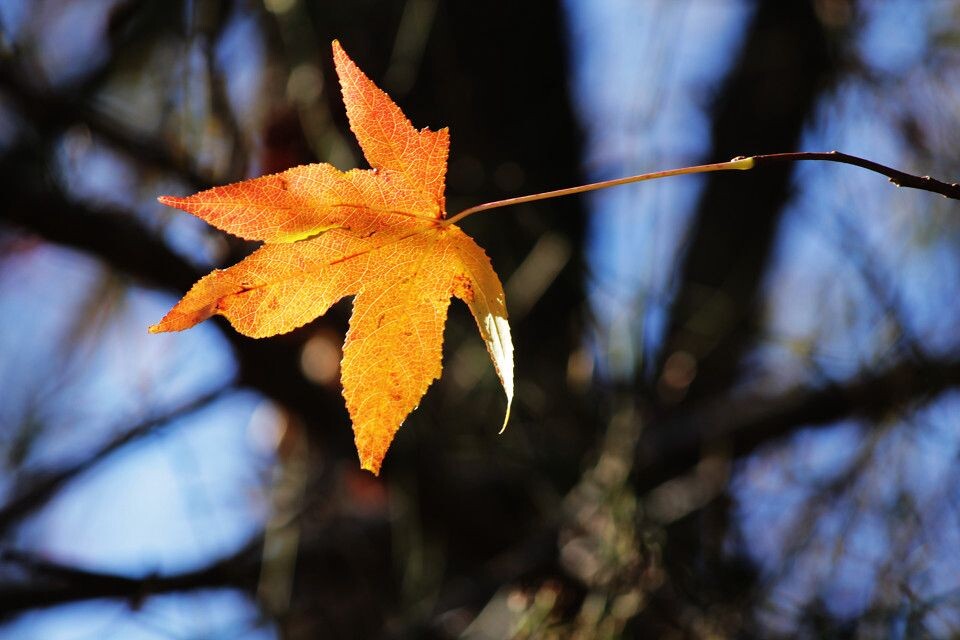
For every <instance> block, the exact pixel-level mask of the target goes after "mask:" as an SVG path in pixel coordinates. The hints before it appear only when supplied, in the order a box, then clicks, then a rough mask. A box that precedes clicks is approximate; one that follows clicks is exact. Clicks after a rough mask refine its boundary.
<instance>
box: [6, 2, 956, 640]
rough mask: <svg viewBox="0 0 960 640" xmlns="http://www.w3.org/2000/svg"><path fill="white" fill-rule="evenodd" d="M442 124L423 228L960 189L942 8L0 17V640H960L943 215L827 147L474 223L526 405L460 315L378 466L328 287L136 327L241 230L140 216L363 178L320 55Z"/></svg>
mask: <svg viewBox="0 0 960 640" xmlns="http://www.w3.org/2000/svg"><path fill="white" fill-rule="evenodd" d="M334 38H338V39H340V40H341V42H342V43H343V45H344V47H345V48H346V50H347V51H348V52H349V53H350V54H351V56H352V57H353V58H354V59H355V60H356V61H357V62H358V64H359V65H360V66H361V68H363V69H364V70H365V71H366V72H367V73H368V74H369V75H370V76H371V77H372V78H373V79H374V80H375V81H376V82H378V83H379V84H380V85H381V86H383V87H384V88H385V89H386V90H387V91H388V92H389V93H390V94H391V95H392V96H393V98H394V99H395V100H396V101H397V102H398V103H399V104H400V105H401V107H402V108H403V109H404V110H405V111H406V113H407V114H408V115H409V116H410V117H411V119H412V121H413V122H414V123H415V124H416V125H417V126H430V127H432V128H439V127H441V126H450V128H451V132H452V149H451V162H450V171H449V177H448V206H449V209H450V211H451V212H455V211H457V210H460V209H463V208H465V207H468V206H471V205H473V204H477V203H479V202H484V201H488V200H494V199H500V198H504V197H509V196H515V195H521V194H525V193H531V192H536V191H542V190H547V189H554V188H560V187H565V186H570V185H574V184H578V183H582V182H586V181H592V180H600V179H606V178H614V177H620V176H625V175H630V174H634V173H640V172H644V171H652V170H659V169H665V168H671V167H676V166H682V165H685V164H694V163H700V162H709V161H720V160H726V159H729V158H731V157H733V156H736V155H749V154H754V153H764V152H783V151H794V150H811V151H826V150H830V149H840V150H843V151H846V152H848V153H854V154H858V155H862V156H865V157H868V158H871V159H873V160H876V161H879V162H882V163H886V164H889V165H891V166H895V167H898V168H901V169H904V170H906V171H909V172H913V173H916V174H919V175H927V174H929V175H933V176H937V177H941V178H945V179H947V180H948V181H951V180H953V179H956V177H957V176H958V175H960V127H958V122H960V93H958V87H960V77H958V76H960V3H958V2H956V1H954V0H796V1H791V2H779V1H769V2H750V1H747V0H742V1H740V0H566V1H565V2H546V1H530V2H512V1H494V2H441V1H440V0H396V1H382V0H378V1H373V0H354V1H352V2H349V3H348V2H321V1H308V0H264V1H263V2H259V1H254V0H237V1H235V2H230V1H227V0H177V1H170V0H139V1H137V0H0V398H2V400H0V637H3V638H17V639H38V640H40V639H42V640H50V639H71V640H85V639H94V638H96V639H101V638H118V639H124V640H148V639H149V640H155V639H167V638H178V639H199V638H205V639H206V638H230V639H233V638H243V639H254V638H255V639H258V640H260V639H264V640H266V639H274V638H277V639H280V638H283V639H300V638H321V637H322V638H412V637H420V638H438V639H439V638H460V637H462V638H468V639H485V638H581V639H588V638H619V637H627V638H629V637H659V638H732V637H774V638H775V637H783V638H787V637H790V638H792V637H805V638H852V637H856V638H914V637H933V638H948V637H957V635H958V634H960V553H958V549H960V475H958V473H960V472H958V469H960V465H957V459H958V456H960V393H958V388H960V304H958V302H957V301H958V300H960V204H958V203H957V202H954V201H950V200H946V199H944V198H941V197H939V196H935V195H932V194H929V193H924V192H915V191H910V190H906V189H897V188H895V187H893V186H892V185H890V184H888V183H887V182H886V181H885V180H884V179H883V178H882V177H880V176H877V175H874V174H870V173H867V172H865V171H862V170H860V169H857V168H854V167H848V166H841V165H821V164H813V163H809V164H805V165H804V166H778V167H775V168H769V169H764V170H762V171H753V172H746V173H736V174H712V175H710V176H709V177H703V176H700V177H684V178H677V179H672V180H669V181H664V182H658V183H645V184H640V185H632V186H627V187H620V188H617V189H615V190H608V191H604V192H598V193H595V194H593V195H591V196H583V197H576V198H568V199H564V200H554V201H550V202H537V203H532V204H529V205H525V206H517V207H515V208H512V209H503V210H498V211H496V212H491V213H487V214H484V215H478V216H474V217H472V218H470V219H469V220H467V221H466V222H465V223H464V228H465V229H466V230H467V232H468V233H470V234H471V235H473V236H474V237H476V238H477V239H478V241H479V242H480V244H481V245H482V246H483V247H485V248H486V250H487V252H488V253H489V255H490V256H491V258H492V260H493V263H494V266H495V268H496V269H497V271H498V272H499V273H500V275H501V277H502V278H503V280H504V282H505V285H506V290H507V298H508V306H509V310H510V314H511V322H512V326H513V330H514V338H515V344H516V367H517V400H516V402H515V405H514V411H513V419H512V423H511V425H510V427H509V429H508V430H507V432H506V433H505V434H504V435H502V436H497V435H496V431H497V429H498V428H499V424H500V420H501V416H502V411H503V404H504V401H503V398H502V391H501V390H500V388H499V384H498V382H497V380H496V377H495V375H494V373H493V369H492V367H491V366H490V364H489V360H488V358H487V355H486V353H485V350H484V347H483V344H482V342H481V341H480V340H479V339H478V337H477V336H476V332H475V328H474V326H473V322H472V320H471V318H470V317H469V315H468V313H467V312H466V310H465V308H464V307H463V306H462V305H459V304H455V305H454V307H453V308H452V315H451V319H450V322H449V325H448V328H447V333H446V345H445V349H444V367H445V373H444V376H443V378H442V380H440V381H439V382H438V383H435V384H434V385H433V387H432V388H431V390H430V391H429V392H428V394H427V396H426V397H425V399H424V401H423V402H422V404H421V406H420V407H419V409H418V410H417V411H416V412H414V414H413V415H412V416H411V417H410V418H409V419H408V420H407V422H406V424H405V425H404V426H403V428H402V429H401V431H400V433H399V436H398V438H397V440H396V442H395V444H394V445H393V448H392V449H391V451H390V453H389V454H388V456H387V459H386V464H385V466H384V469H383V473H382V475H381V476H380V477H379V478H375V477H373V476H372V475H370V474H368V473H366V472H363V471H361V470H360V469H359V465H358V462H357V459H356V454H355V452H354V450H353V448H352V436H351V433H350V428H349V423H348V420H347V416H346V412H345V410H344V407H343V402H342V399H341V397H340V394H339V387H338V369H337V367H338V361H339V357H340V347H341V343H342V339H343V334H344V331H345V329H346V323H347V320H348V318H349V313H350V301H349V300H346V301H344V302H343V303H341V304H340V305H338V306H337V307H335V308H334V309H333V310H332V311H331V312H330V313H329V314H327V315H326V316H325V317H323V318H320V319H318V320H317V321H315V322H313V323H311V324H309V325H308V326H306V327H303V328H302V329H299V330H297V331H295V332H293V333H291V334H289V335H285V336H281V337H277V338H273V339H269V340H261V341H253V340H249V339H246V338H243V337H240V336H237V335H236V334H235V333H233V332H232V331H230V330H229V329H228V327H227V326H226V325H225V324H224V323H223V322H219V321H210V322H207V323H204V324H203V325H201V326H198V327H196V328H194V329H192V330H190V331H188V332H185V333H182V334H176V335H148V334H147V332H146V327H147V326H148V325H150V324H152V323H153V322H156V321H157V320H158V319H159V318H160V317H161V316H162V314H163V313H164V312H165V311H166V309H167V308H169V306H170V305H172V304H173V303H174V302H175V300H176V299H177V298H178V297H179V296H180V295H182V293H183V292H185V291H186V289H187V288H188V287H189V286H190V285H191V284H192V282H193V281H194V280H195V279H197V278H198V277H199V276H200V275H202V274H203V273H205V272H206V271H208V270H209V269H210V268H213V267H216V266H222V265H226V264H230V263H232V262H234V261H236V260H237V259H238V258H240V257H242V256H243V255H245V254H246V253H248V252H249V251H251V249H252V248H253V246H252V245H250V244H247V243H243V242H240V241H238V240H236V239H233V238H230V237H226V236H224V235H222V234H220V233H218V232H216V231H215V230H213V229H211V228H209V227H207V226H206V225H204V224H203V223H202V222H200V221H198V220H196V219H193V218H192V217H190V216H188V215H186V214H183V213H180V212H177V211H174V210H169V209H165V208H163V207H161V206H160V205H159V204H157V202H156V196H157V195H159V194H186V193H191V192H194V191H197V190H199V189H202V188H205V187H208V186H211V185H215V184H221V183H226V182H232V181H236V180H239V179H243V178H247V177H252V176H256V175H260V174H263V173H268V172H275V171H279V170H283V169H285V168H287V167H290V166H293V165H297V164H302V163H306V162H316V161H325V162H331V163H333V164H335V165H337V166H338V167H340V168H344V169H346V168H349V167H351V166H363V159H362V157H361V156H360V154H359V149H358V147H357V145H356V144H355V142H354V140H353V139H352V136H351V135H350V133H349V130H348V127H347V124H346V120H345V116H344V112H343V107H342V104H341V100H340V97H339V94H338V91H337V85H336V78H335V77H333V74H332V63H331V59H330V48H329V43H330V41H331V40H333V39H334Z"/></svg>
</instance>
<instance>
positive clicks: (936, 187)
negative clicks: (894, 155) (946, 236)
mask: <svg viewBox="0 0 960 640" xmlns="http://www.w3.org/2000/svg"><path fill="white" fill-rule="evenodd" d="M739 159H740V158H735V160H739ZM750 159H751V160H753V162H754V166H756V167H764V166H769V165H773V164H777V163H781V162H800V161H804V160H814V161H818V162H838V163H841V164H851V165H854V166H856V167H862V168H864V169H867V170H868V171H873V172H874V173H879V174H880V175H882V176H886V177H887V178H888V179H889V180H890V182H892V183H893V184H895V185H897V186H898V187H907V188H909V189H920V190H922V191H930V192H933V193H939V194H940V195H942V196H943V197H945V198H953V199H954V200H960V184H957V183H956V182H942V181H940V180H937V179H935V178H931V177H930V176H917V175H914V174H912V173H906V172H903V171H900V170H898V169H893V168H892V167H888V166H886V165H882V164H880V163H879V162H874V161H873V160H867V159H866V158H860V157H858V156H852V155H850V154H847V153H842V152H840V151H827V152H814V151H798V152H794V153H768V154H764V155H759V156H752V157H751V158H750Z"/></svg>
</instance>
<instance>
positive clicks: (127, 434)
mask: <svg viewBox="0 0 960 640" xmlns="http://www.w3.org/2000/svg"><path fill="white" fill-rule="evenodd" d="M232 388H233V387H232V386H228V387H222V388H220V389H217V390H215V391H211V392H209V393H206V394H204V395H202V396H200V397H198V398H195V399H194V400H191V401H190V402H187V403H186V404H184V405H181V406H179V407H177V408H175V409H173V410H172V411H168V412H165V413H164V414H162V415H158V416H155V417H153V418H150V419H148V420H145V421H143V422H141V423H140V424H138V425H136V426H134V427H131V428H130V429H128V430H126V431H124V432H122V433H120V434H119V435H117V436H116V437H114V438H112V439H110V440H108V441H107V442H106V443H104V444H103V445H101V446H100V448H99V449H97V450H96V451H94V452H92V453H91V454H89V455H87V456H85V457H84V458H83V459H82V460H80V461H78V462H75V463H74V464H70V465H67V466H65V467H62V468H60V469H56V470H54V471H48V472H44V473H40V474H38V475H36V476H34V477H33V478H32V480H31V481H28V483H27V484H26V486H22V483H18V485H19V486H22V488H21V489H20V490H19V491H17V493H16V495H15V496H14V497H13V498H12V499H10V500H9V501H8V502H7V503H6V504H5V505H4V506H3V507H0V536H2V535H3V533H4V532H5V531H6V530H7V529H9V528H10V527H11V526H12V525H14V524H16V523H17V522H18V521H19V520H21V519H22V518H24V517H25V516H27V515H29V514H30V513H32V512H34V511H36V510H37V509H38V508H40V507H42V506H43V505H44V504H46V503H47V502H48V501H49V500H50V498H52V497H53V496H55V495H56V494H57V492H58V491H60V489H62V488H63V487H64V486H65V485H66V484H67V483H68V482H70V481H71V480H73V479H74V478H76V477H77V476H79V475H80V474H82V473H84V472H85V471H87V470H89V469H91V468H93V467H94V466H96V465H97V464H99V463H100V462H102V461H103V460H104V459H106V458H108V457H109V456H111V455H112V454H114V453H116V452H117V451H119V450H120V449H122V448H124V447H126V446H127V445H129V444H131V443H134V442H137V441H138V440H141V439H142V438H143V437H144V436H147V435H150V434H153V433H156V432H157V430H158V429H160V428H162V427H164V426H166V425H168V424H169V423H170V422H172V421H173V420H176V419H177V418H182V417H184V416H187V415H189V414H191V413H193V412H195V411H198V410H200V409H202V408H204V407H206V406H209V405H210V404H211V403H213V402H214V401H216V400H218V399H220V398H222V397H223V396H224V395H225V394H226V392H227V391H230V390H231V389H232Z"/></svg>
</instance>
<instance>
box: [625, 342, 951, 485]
mask: <svg viewBox="0 0 960 640" xmlns="http://www.w3.org/2000/svg"><path fill="white" fill-rule="evenodd" d="M958 386H960V358H954V359H944V360H928V361H924V362H919V363H918V362H912V361H910V362H901V363H899V364H897V365H895V366H893V367H891V368H889V369H886V370H885V371H882V372H879V373H874V374H868V375H865V376H863V377H860V378H859V379H856V380H853V381H850V382H847V383H845V384H839V385H831V386H827V387H824V388H821V389H798V390H793V391H788V392H786V393H784V394H782V395H778V396H774V397H769V398H757V397H742V398H738V399H734V400H730V399H729V397H726V396H724V397H720V398H718V399H714V400H709V401H705V402H702V403H701V404H700V405H698V406H697V407H695V408H692V409H690V410H688V411H685V412H683V413H682V414H680V415H677V416H676V417H674V418H672V419H670V420H669V421H667V422H665V423H662V424H659V425H657V428H656V429H650V430H647V431H645V432H644V435H643V437H642V438H641V441H640V446H639V449H638V451H639V464H638V482H639V484H640V485H641V486H642V488H645V489H649V488H651V487H654V486H656V485H658V484H660V483H661V482H664V481H666V480H667V479H669V478H672V477H675V476H676V475H679V474H681V473H683V472H684V471H686V470H687V469H689V468H691V467H693V466H694V465H695V464H696V463H697V462H698V461H699V460H700V457H701V455H702V453H703V451H704V450H709V449H711V448H714V447H718V446H721V445H722V448H723V449H724V450H725V451H730V453H731V454H732V455H734V456H738V457H739V456H743V455H746V454H748V453H750V452H751V451H753V450H754V449H756V448H757V447H759V446H760V445H762V444H764V443H767V442H770V441H772V440H776V439H777V438H781V437H784V436H786V435H788V434H790V433H792V432H794V431H795V430H797V428H800V427H828V426H830V425H832V424H834V423H836V422H837V421H838V420H842V419H844V418H849V417H863V418H868V419H875V420H882V419H883V418H884V417H885V416H888V415H890V413H891V412H895V411H897V410H898V409H901V408H904V407H907V406H911V405H920V404H923V403H925V402H928V401H929V400H930V399H931V398H935V397H936V396H937V395H938V394H939V393H940V392H942V391H944V390H946V389H949V388H953V387H958Z"/></svg>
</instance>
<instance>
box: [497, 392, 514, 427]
mask: <svg viewBox="0 0 960 640" xmlns="http://www.w3.org/2000/svg"><path fill="white" fill-rule="evenodd" d="M511 405H513V398H509V399H508V400H507V412H506V413H505V414H504V416H503V426H501V427H500V431H498V432H497V435H500V436H502V435H503V432H504V431H506V430H507V423H508V422H510V407H511Z"/></svg>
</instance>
